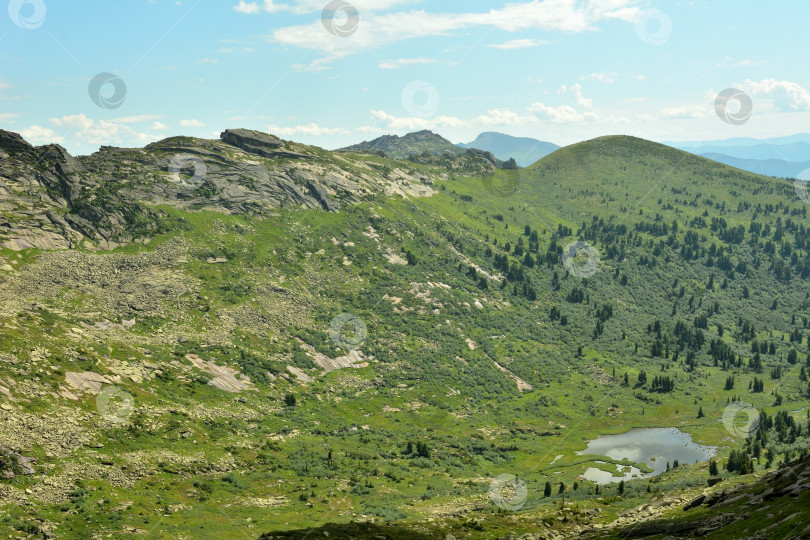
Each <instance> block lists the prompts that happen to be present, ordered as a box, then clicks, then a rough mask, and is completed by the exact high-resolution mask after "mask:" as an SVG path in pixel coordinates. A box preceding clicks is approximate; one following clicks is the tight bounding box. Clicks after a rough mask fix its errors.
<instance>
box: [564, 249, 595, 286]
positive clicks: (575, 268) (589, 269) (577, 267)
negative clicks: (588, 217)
mask: <svg viewBox="0 0 810 540" xmlns="http://www.w3.org/2000/svg"><path fill="white" fill-rule="evenodd" d="M601 261H602V259H601V257H600V256H599V251H598V250H597V249H596V248H595V247H593V246H592V245H590V244H589V243H588V242H583V241H582V240H578V241H576V242H571V243H570V244H568V245H567V246H565V249H564V250H563V254H562V263H563V266H564V267H565V269H566V270H567V271H568V273H569V274H571V275H572V276H576V277H581V278H586V277H591V276H592V275H594V274H595V273H596V271H597V270H598V269H599V263H600V262H601Z"/></svg>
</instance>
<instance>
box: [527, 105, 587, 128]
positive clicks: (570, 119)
mask: <svg viewBox="0 0 810 540" xmlns="http://www.w3.org/2000/svg"><path fill="white" fill-rule="evenodd" d="M529 112H532V113H534V114H537V115H540V116H543V117H545V118H547V119H548V120H549V121H550V122H554V123H557V124H565V123H574V122H585V121H592V120H598V119H599V115H597V114H596V113H594V112H590V111H589V112H584V113H579V112H577V110H576V109H574V108H573V107H571V106H570V105H560V106H559V107H551V106H548V105H545V104H543V103H541V102H539V101H538V102H537V103H533V104H532V105H531V106H530V107H529Z"/></svg>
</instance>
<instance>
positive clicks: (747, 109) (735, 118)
mask: <svg viewBox="0 0 810 540" xmlns="http://www.w3.org/2000/svg"><path fill="white" fill-rule="evenodd" d="M731 102H737V103H738V104H739V109H738V110H736V111H735V112H732V111H731V110H730V107H729V104H730V103H731ZM753 110H754V102H753V101H751V96H749V95H748V94H746V93H745V92H743V91H742V90H739V89H737V88H726V89H725V90H723V91H722V92H720V93H719V94H717V97H716V98H715V100H714V112H716V113H717V116H719V117H720V120H722V121H723V122H725V123H726V124H731V125H733V126H741V125H743V124H744V123H746V122H748V119H749V118H751V113H752V112H753Z"/></svg>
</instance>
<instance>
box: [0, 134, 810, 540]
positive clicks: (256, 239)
mask: <svg viewBox="0 0 810 540" xmlns="http://www.w3.org/2000/svg"><path fill="white" fill-rule="evenodd" d="M4 133H6V132H4ZM226 133H227V132H226ZM231 133H234V132H231ZM235 133H236V135H235V136H226V135H225V134H223V138H222V140H221V141H202V140H200V139H187V138H183V139H168V140H167V141H163V142H161V143H156V144H155V145H150V147H147V148H146V149H144V150H143V151H141V150H130V151H123V150H116V149H109V148H108V149H106V150H103V151H102V152H100V153H99V154H94V155H93V156H89V157H83V158H79V159H77V160H75V163H74V161H71V160H73V158H70V159H68V158H67V157H65V156H62V155H61V154H59V155H58V156H55V157H53V159H51V160H50V161H49V160H48V159H44V157H43V156H51V154H52V153H53V151H54V149H53V148H51V149H49V148H48V147H37V148H33V147H26V146H24V145H23V146H21V144H22V143H20V141H19V140H17V139H16V138H14V137H11V136H10V135H8V134H6V136H5V137H4V138H0V142H2V144H0V151H2V155H1V156H0V157H2V160H3V161H2V164H3V167H2V171H1V172H2V178H0V179H1V180H2V183H3V184H2V186H3V188H2V191H0V194H2V198H0V203H2V206H0V212H2V215H1V216H0V218H2V219H3V220H4V221H5V222H6V223H7V225H6V226H5V227H4V229H3V235H2V237H0V244H3V246H4V247H0V324H2V325H3V334H2V335H0V407H2V410H1V412H2V416H0V535H3V536H5V535H12V537H15V536H21V535H24V534H29V535H32V537H46V536H48V535H50V536H51V537H56V538H93V537H99V538H103V537H107V536H111V537H115V538H204V537H216V538H223V539H228V538H234V539H236V538H259V537H264V538H270V537H274V536H275V537H281V538H284V537H291V538H303V537H307V536H308V535H309V534H310V533H317V536H319V537H321V536H325V535H324V533H329V537H330V538H341V537H346V538H349V537H355V538H356V537H363V536H362V535H367V537H369V538H371V537H384V538H444V539H446V538H450V537H452V538H458V539H460V538H471V539H472V538H497V537H506V536H507V535H509V534H514V535H520V534H524V533H531V534H533V535H543V536H539V537H552V536H551V535H552V534H553V535H558V536H562V537H571V538H575V537H579V536H581V535H583V534H585V532H586V531H591V532H590V533H589V534H592V535H593V536H594V537H598V536H603V535H605V536H609V535H617V534H619V531H621V530H623V529H624V528H626V527H627V526H628V525H633V523H634V521H633V520H635V521H642V520H646V519H650V518H652V517H655V518H662V517H663V518H665V517H667V515H668V514H667V512H673V513H676V514H677V512H682V510H680V509H681V508H682V507H683V505H684V504H685V502H687V501H689V500H691V499H693V498H694V497H695V496H696V495H697V494H699V493H701V492H702V491H703V490H704V488H705V487H706V481H707V479H708V478H709V464H708V463H707V462H703V463H697V464H687V463H682V464H679V466H673V467H672V468H671V470H669V471H668V472H666V473H663V474H661V475H659V476H654V477H648V478H639V479H635V480H630V481H628V482H627V483H626V484H621V488H620V487H619V484H608V485H605V486H597V485H596V484H594V483H592V482H590V481H588V480H585V479H584V478H582V476H581V475H582V474H583V473H584V472H585V470H586V469H587V468H589V467H595V468H597V469H602V470H609V469H610V470H614V471H615V470H616V468H615V466H616V465H622V466H624V465H629V462H626V461H624V460H617V459H613V458H610V457H608V456H593V455H581V454H578V453H577V452H579V451H582V450H584V449H585V447H586V446H587V441H588V440H590V439H593V438H596V437H597V436H599V435H602V434H609V433H621V432H625V431H627V430H629V429H631V428H636V427H638V428H643V427H677V428H679V429H680V430H682V431H684V432H685V433H688V434H690V435H691V436H692V437H693V439H694V440H695V441H698V442H700V443H702V444H708V445H712V446H717V447H718V455H717V461H718V463H719V471H718V474H717V476H719V477H722V478H723V479H724V480H723V482H722V483H721V485H720V487H726V486H733V485H735V484H738V483H742V484H748V483H751V482H753V481H754V480H755V477H756V476H761V475H762V474H763V473H764V472H765V471H766V470H771V469H775V468H776V467H777V466H778V465H779V464H780V463H782V462H784V461H791V460H793V459H795V458H796V457H798V456H799V455H805V454H806V453H807V449H808V448H810V438H808V416H810V415H809V414H808V411H807V405H808V394H809V393H810V387H808V382H807V378H806V372H807V370H808V369H810V354H809V353H810V351H809V350H808V335H810V330H808V328H809V327H810V320H809V319H808V315H807V314H808V307H810V282H809V281H808V278H810V258H809V257H808V253H809V251H808V237H809V236H808V227H807V225H808V223H807V205H806V204H805V203H804V202H802V201H801V200H800V199H799V198H798V197H797V196H796V193H795V191H794V187H793V185H792V184H791V183H789V182H787V181H781V180H776V179H772V178H765V177H761V176H757V175H754V174H750V173H745V172H742V171H739V170H736V169H733V168H731V167H728V166H725V165H722V164H720V163H716V162H712V161H709V160H707V159H703V158H700V157H697V156H694V155H691V154H688V153H685V152H681V151H679V150H675V149H673V148H670V147H666V146H663V145H659V144H655V143H651V142H649V141H645V140H642V139H637V138H632V137H623V136H614V137H601V138H598V139H594V140H591V141H587V142H583V143H580V144H576V145H573V146H569V147H566V148H563V149H560V150H558V151H556V152H554V153H553V154H550V155H548V156H546V157H545V158H543V159H542V160H540V161H538V162H537V163H535V164H534V165H532V166H531V167H529V168H527V169H519V170H498V171H495V172H493V173H492V174H489V175H485V176H469V174H470V171H471V170H476V169H475V167H463V168H458V167H454V166H453V162H452V161H451V162H443V161H441V160H425V162H418V161H413V160H411V161H397V160H394V159H389V158H386V157H382V156H379V155H370V154H362V153H356V152H335V153H332V152H327V151H324V150H322V149H319V148H314V147H306V146H304V145H297V144H296V143H291V142H287V141H281V140H280V139H275V138H274V137H272V138H271V137H269V136H266V135H264V134H257V133H256V132H250V133H247V132H243V131H241V130H236V132H235ZM234 137H236V138H234ZM57 149H58V148H57ZM178 153H181V154H193V155H194V156H196V160H197V161H193V160H192V161H191V162H186V164H185V165H184V166H183V167H181V168H180V170H179V171H172V169H171V161H172V156H173V155H176V154H178ZM60 156H61V157H60ZM406 157H407V156H406ZM49 159H50V158H49ZM189 163H191V165H193V164H194V163H197V164H199V163H202V164H204V165H205V171H206V173H205V174H200V175H198V177H195V174H196V171H197V170H201V169H195V168H194V167H193V166H190V165H189ZM68 164H71V165H72V167H73V168H70V167H69V166H68ZM172 174H174V175H176V176H175V177H172ZM170 177H172V178H175V180H178V179H179V180H182V182H179V183H178V182H177V181H173V180H172V178H170ZM195 178H196V179H195ZM173 186H179V187H173ZM134 209H137V211H134ZM50 216H54V217H50ZM57 217H59V218H61V220H60V219H57ZM62 222H64V223H66V224H67V225H68V226H67V227H66V228H65V227H62V226H61V225H60V224H61V223H62ZM0 225H2V223H0ZM46 233H47V234H46ZM42 238H49V239H50V241H51V242H53V243H54V247H57V248H59V249H50V250H45V249H40V248H39V247H36V245H37V242H40V241H41V239H42ZM25 239H29V244H31V245H33V246H35V247H27V246H26V245H25V244H22V243H21V240H25ZM59 239H63V240H59ZM12 240H13V242H12ZM577 242H582V244H577ZM585 245H587V246H588V247H587V249H583V250H580V251H578V252H577V253H574V251H576V249H575V248H576V247H580V246H585ZM20 247H23V248H24V249H19V248H20ZM67 247H70V248H71V249H66V248H67ZM569 254H571V255H576V256H574V257H569ZM755 382H756V385H755V384H754V383H755ZM735 401H742V402H746V403H748V404H750V405H751V406H752V407H753V408H755V409H756V410H757V411H759V412H760V413H762V416H761V419H762V421H761V424H760V426H759V429H758V430H756V431H754V432H752V433H753V435H752V436H750V437H748V438H747V439H746V437H745V436H744V435H743V436H741V435H740V433H741V432H740V431H739V430H731V429H727V426H725V425H724V423H723V422H722V420H723V415H724V411H727V409H728V407H729V406H730V404H732V403H733V402H735ZM757 454H758V455H757ZM18 455H19V456H22V457H23V458H33V459H34V461H31V462H30V464H31V466H32V467H33V469H34V473H33V474H25V472H24V471H23V469H22V468H21V467H22V466H21V465H20V463H21V462H22V461H25V460H21V459H20V458H18V457H17V456H18ZM26 462H27V461H26ZM729 463H730V464H731V465H730V469H731V470H727V466H728V464H729ZM673 465H675V464H673ZM642 472H644V471H642ZM6 473H10V474H6ZM501 475H511V476H510V477H509V478H512V479H514V478H515V477H517V478H518V479H519V480H520V482H515V485H516V486H525V493H523V494H521V493H520V489H516V493H512V492H508V493H505V492H500V491H497V490H496V489H495V488H497V487H498V486H499V485H500V484H498V482H499V478H501V479H502V478H504V477H503V476H501ZM4 476H6V477H8V478H3V477H4ZM547 484H548V485H550V486H553V490H552V491H551V493H550V494H548V495H547V494H546V485H547ZM493 486H494V487H493ZM501 487H503V486H501ZM651 497H655V499H656V500H657V501H659V502H660V503H661V504H659V505H658V507H656V510H655V511H654V512H652V511H651V512H650V513H644V512H638V511H635V510H634V509H636V508H637V507H639V506H641V505H644V504H646V503H648V501H649V500H650V499H651ZM504 501H505V502H504ZM510 501H511V502H510ZM664 502H666V504H664ZM512 503H514V504H512ZM795 511H796V512H801V513H802V514H801V515H802V516H804V517H805V518H808V519H810V516H806V515H805V514H806V513H807V511H806V510H804V509H800V510H795ZM625 512H628V513H627V514H625V515H624V516H622V514H623V513H625ZM627 516H632V519H631V518H628V517H627ZM806 521H807V520H806V519H805V522H806ZM214 532H215V534H214Z"/></svg>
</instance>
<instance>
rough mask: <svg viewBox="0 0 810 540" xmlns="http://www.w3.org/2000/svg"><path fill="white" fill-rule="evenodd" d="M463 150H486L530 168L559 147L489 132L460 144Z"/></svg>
mask: <svg viewBox="0 0 810 540" xmlns="http://www.w3.org/2000/svg"><path fill="white" fill-rule="evenodd" d="M457 146H460V147H461V148H478V149H479V150H486V151H488V152H492V154H493V155H494V156H495V157H496V158H498V159H500V160H502V161H507V160H508V159H509V158H515V161H516V162H517V164H518V165H519V166H521V167H528V166H529V165H531V164H532V163H534V162H535V161H537V160H538V159H541V158H543V157H545V156H547V155H549V154H550V153H552V152H553V151H555V150H556V149H558V148H559V146H558V145H556V144H554V143H550V142H546V141H539V140H537V139H532V138H531V137H513V136H511V135H506V134H505V133H497V132H494V131H488V132H485V133H481V134H480V135H479V136H478V137H476V139H475V140H474V141H471V142H469V143H466V144H465V143H458V145H457Z"/></svg>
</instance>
